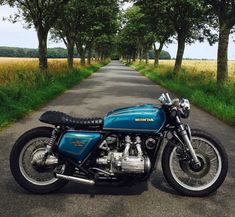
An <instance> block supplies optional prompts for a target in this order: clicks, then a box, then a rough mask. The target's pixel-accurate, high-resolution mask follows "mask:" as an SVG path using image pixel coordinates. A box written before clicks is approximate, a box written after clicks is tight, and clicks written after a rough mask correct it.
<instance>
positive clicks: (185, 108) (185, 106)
mask: <svg viewBox="0 0 235 217" xmlns="http://www.w3.org/2000/svg"><path fill="white" fill-rule="evenodd" d="M180 108H181V115H180V116H181V117H182V118H188V117H189V114H190V103H189V100H187V99H182V100H181V101H180Z"/></svg>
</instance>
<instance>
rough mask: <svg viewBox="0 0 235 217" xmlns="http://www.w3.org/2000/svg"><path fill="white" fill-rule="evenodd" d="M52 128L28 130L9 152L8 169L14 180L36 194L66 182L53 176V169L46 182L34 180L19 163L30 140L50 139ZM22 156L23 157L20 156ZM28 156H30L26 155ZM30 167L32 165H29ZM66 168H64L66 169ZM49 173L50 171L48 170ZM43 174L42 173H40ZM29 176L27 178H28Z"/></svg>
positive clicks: (61, 185)
mask: <svg viewBox="0 0 235 217" xmlns="http://www.w3.org/2000/svg"><path fill="white" fill-rule="evenodd" d="M52 130H53V128H49V127H38V128H35V129H32V130H29V131H28V132H26V133H24V134H23V135H22V136H21V137H20V138H19V139H18V140H17V141H16V143H15V144H14V146H13V148H12V151H11V154H10V169H11V172H12V175H13V177H14V178H15V180H16V182H17V183H18V184H19V185H20V186H21V187H22V188H24V189H25V190H27V191H29V192H32V193H37V194H45V193H50V192H53V191H56V190H58V189H60V188H61V187H63V186H64V185H65V184H66V183H67V182H66V181H64V180H60V179H57V178H55V177H54V174H53V171H51V175H50V174H49V176H51V180H48V181H47V182H42V183H40V181H34V179H33V178H30V176H28V175H27V173H26V172H25V170H24V169H22V167H23V166H25V165H24V164H23V163H20V161H21V158H26V157H27V156H24V153H22V152H23V151H26V149H25V148H26V146H27V144H29V143H30V142H32V141H37V139H39V138H48V139H50V137H51V134H52ZM22 156H23V157H22ZM28 158H30V156H29V157H28ZM26 166H27V167H30V166H31V165H28V164H27V165H26ZM31 167H32V166H31ZM66 169H67V168H65V170H66ZM30 170H32V171H33V173H37V174H38V175H39V176H40V172H38V171H36V170H35V171H34V169H33V167H32V168H30ZM49 173H50V172H49ZM42 175H43V173H42ZM28 177H29V178H28Z"/></svg>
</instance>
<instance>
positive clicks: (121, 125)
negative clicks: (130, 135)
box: [103, 104, 166, 133]
mask: <svg viewBox="0 0 235 217" xmlns="http://www.w3.org/2000/svg"><path fill="white" fill-rule="evenodd" d="M165 122H166V115H165V112H164V111H163V110H162V109H161V108H158V107H156V106H154V105H151V104H146V105H139V106H133V107H127V108H119V109H116V110H113V111H111V112H109V113H108V114H107V115H106V116H105V117H104V126H103V129H104V130H117V131H123V132H136V133H157V132H159V131H160V130H161V128H162V127H163V126H164V124H165Z"/></svg>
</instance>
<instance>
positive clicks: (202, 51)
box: [0, 6, 235, 60]
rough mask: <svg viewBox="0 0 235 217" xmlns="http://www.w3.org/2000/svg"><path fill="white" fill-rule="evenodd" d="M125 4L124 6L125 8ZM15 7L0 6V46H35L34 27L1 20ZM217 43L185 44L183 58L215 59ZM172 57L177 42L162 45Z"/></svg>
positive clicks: (233, 54)
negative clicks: (28, 27) (30, 27)
mask: <svg viewBox="0 0 235 217" xmlns="http://www.w3.org/2000/svg"><path fill="white" fill-rule="evenodd" d="M126 7H127V6H125V8H126ZM14 11H15V9H13V8H9V7H8V6H0V46H13V47H24V48H36V47H37V46H38V40H37V35H36V32H35V30H34V29H25V28H23V24H24V23H15V24H12V23H10V22H9V21H3V20H2V18H3V17H8V16H9V15H10V14H13V13H14ZM233 40H234V38H232V36H231V37H230V42H229V59H231V60H235V43H234V42H233ZM217 46H218V45H217V44H215V45H213V46H210V45H209V44H208V43H207V42H204V43H199V42H196V43H195V44H192V45H190V46H189V45H187V46H186V49H185V54H184V58H198V59H202V58H206V59H216V56H217ZM48 47H65V46H64V44H63V43H54V42H52V41H49V42H48ZM164 50H166V51H168V52H169V53H170V54H171V56H172V57H175V55H176V51H177V44H176V43H173V44H170V45H168V46H167V47H164Z"/></svg>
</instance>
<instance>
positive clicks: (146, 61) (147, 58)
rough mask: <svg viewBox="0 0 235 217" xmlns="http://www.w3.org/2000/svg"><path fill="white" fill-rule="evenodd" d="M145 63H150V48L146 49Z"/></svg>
mask: <svg viewBox="0 0 235 217" xmlns="http://www.w3.org/2000/svg"><path fill="white" fill-rule="evenodd" d="M145 64H146V65H148V64H149V51H148V49H146V51H145Z"/></svg>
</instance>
